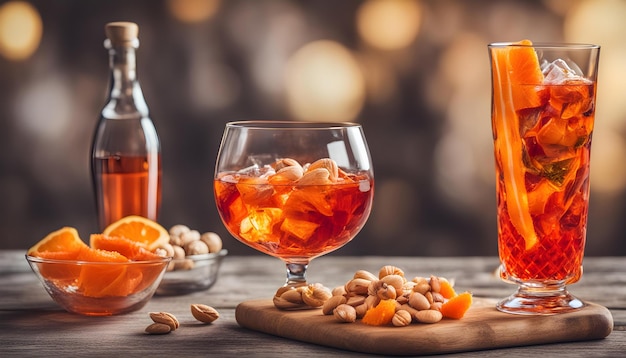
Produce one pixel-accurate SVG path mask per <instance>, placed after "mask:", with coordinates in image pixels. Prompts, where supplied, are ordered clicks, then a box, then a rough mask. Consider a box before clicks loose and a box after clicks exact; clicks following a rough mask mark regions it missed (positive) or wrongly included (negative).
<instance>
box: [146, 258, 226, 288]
mask: <svg viewBox="0 0 626 358" xmlns="http://www.w3.org/2000/svg"><path fill="white" fill-rule="evenodd" d="M227 254H228V250H226V249H222V250H221V251H220V252H215V253H210V254H202V255H189V256H186V257H185V258H184V259H174V260H172V262H170V264H169V265H170V267H169V268H168V271H167V272H165V275H164V276H163V280H162V281H161V284H160V285H159V287H158V288H157V290H156V294H157V295H162V296H174V295H184V294H187V293H192V292H197V291H204V290H208V289H209V288H210V287H211V286H213V284H215V282H216V281H217V277H218V273H219V269H220V266H221V265H222V260H223V259H224V257H225V256H226V255H227Z"/></svg>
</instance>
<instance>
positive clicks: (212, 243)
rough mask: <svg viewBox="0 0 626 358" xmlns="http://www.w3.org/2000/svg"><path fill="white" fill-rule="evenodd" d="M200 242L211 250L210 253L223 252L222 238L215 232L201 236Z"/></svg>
mask: <svg viewBox="0 0 626 358" xmlns="http://www.w3.org/2000/svg"><path fill="white" fill-rule="evenodd" d="M200 241H203V242H204V243H205V244H206V246H207V247H208V248H209V252H210V253H214V252H220V251H221V250H222V238H221V237H220V236H219V235H218V234H217V233H214V232H211V231H209V232H205V233H204V234H202V236H200Z"/></svg>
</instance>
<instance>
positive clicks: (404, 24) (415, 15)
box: [357, 0, 422, 50]
mask: <svg viewBox="0 0 626 358" xmlns="http://www.w3.org/2000/svg"><path fill="white" fill-rule="evenodd" d="M421 17H422V8H421V6H420V3H419V2H417V1H415V0H368V1H365V2H364V3H363V4H362V5H361V6H360V8H359V10H358V12H357V29H358V31H359V34H360V35H361V37H362V38H363V39H364V40H365V42H367V43H368V44H370V45H371V46H374V47H377V48H379V49H383V50H397V49H401V48H404V47H407V46H408V45H410V44H411V43H412V42H413V41H415V38H416V37H417V34H418V33H419V29H420V23H421Z"/></svg>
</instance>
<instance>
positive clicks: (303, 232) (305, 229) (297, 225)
mask: <svg viewBox="0 0 626 358" xmlns="http://www.w3.org/2000/svg"><path fill="white" fill-rule="evenodd" d="M319 226H320V225H319V224H317V223H313V222H310V221H306V220H299V219H293V218H289V217H287V218H285V220H284V221H283V223H282V225H281V226H280V229H281V230H282V231H284V232H287V233H289V234H291V235H293V236H295V237H297V238H298V239H300V240H302V241H307V240H308V239H309V238H310V237H311V236H313V234H314V233H315V230H317V228H318V227H319Z"/></svg>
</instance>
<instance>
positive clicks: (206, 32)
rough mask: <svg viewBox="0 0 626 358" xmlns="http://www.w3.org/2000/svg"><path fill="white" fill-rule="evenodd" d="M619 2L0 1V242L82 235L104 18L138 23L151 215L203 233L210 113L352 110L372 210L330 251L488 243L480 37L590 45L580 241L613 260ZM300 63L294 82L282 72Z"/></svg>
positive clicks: (486, 119)
mask: <svg viewBox="0 0 626 358" xmlns="http://www.w3.org/2000/svg"><path fill="white" fill-rule="evenodd" d="M625 18H626V1H621V0H574V1H566V0H563V1H560V0H535V1H506V0H504V1H503V0H476V1H464V0H365V1H361V0H342V1H333V0H308V1H287V0H266V1H260V0H257V1H255V0H222V1H220V0H156V1H155V0H134V1H127V0H108V1H82V0H59V1H48V0H37V1H35V0H32V1H0V228H1V229H2V235H1V237H0V249H26V248H28V247H30V246H31V245H32V244H34V243H35V242H37V241H38V240H40V239H41V238H43V237H44V236H45V235H46V234H48V233H49V232H51V231H53V230H56V229H58V228H60V227H63V226H74V227H76V228H77V229H78V230H79V232H80V234H81V236H82V237H83V239H84V240H86V239H88V237H89V234H90V233H95V232H96V231H97V223H96V212H95V203H94V197H93V193H92V188H91V181H90V176H89V147H90V142H91V138H92V134H93V130H94V128H95V125H96V120H97V118H98V116H99V113H100V110H101V108H102V106H103V104H104V101H105V99H106V95H107V89H108V80H109V73H108V54H107V51H106V50H105V49H104V47H103V41H104V38H105V37H104V25H105V24H106V23H107V22H110V21H133V22H136V23H137V24H138V25H139V28H140V32H139V38H140V44H141V45H140V48H139V50H138V55H137V56H138V58H137V65H138V75H139V80H140V82H141V85H142V88H143V91H144V95H145V98H146V101H147V103H148V106H149V107H150V110H151V116H152V119H153V121H154V123H155V125H156V127H157V131H158V133H159V135H160V138H161V145H162V153H163V166H164V169H163V201H162V211H161V216H160V222H161V224H162V225H163V226H165V227H166V228H169V227H170V226H172V225H174V224H186V225H188V226H190V227H191V228H194V229H197V230H199V231H201V232H204V231H215V232H217V233H219V234H220V235H221V236H222V238H223V240H224V246H225V247H226V248H227V249H229V251H230V253H231V254H251V253H254V254H256V251H253V250H251V249H248V248H247V247H246V246H244V245H243V244H241V243H239V242H238V241H236V240H235V239H234V238H232V237H231V236H230V235H229V234H228V233H227V232H226V230H225V229H224V227H223V225H222V223H221V222H220V220H219V216H218V214H217V211H216V209H215V204H214V200H213V193H212V186H211V185H212V184H211V179H212V175H213V169H214V164H215V157H216V154H217V149H218V146H219V141H220V138H221V134H222V131H223V128H224V125H225V123H226V122H228V121H231V120H246V119H293V120H317V121H331V120H337V121H357V122H359V123H361V124H362V125H363V127H364V130H365V134H366V136H367V139H368V143H369V147H370V152H371V154H372V157H373V161H374V170H375V178H376V194H375V199H374V207H373V211H372V214H371V216H370V220H369V221H368V223H367V225H366V226H365V228H364V229H363V230H362V231H361V233H360V234H359V235H358V236H357V237H356V239H355V240H354V241H352V242H350V243H349V244H347V245H346V246H345V247H343V248H341V249H340V250H338V251H336V252H335V253H334V254H342V255H428V256H444V255H445V256H456V255H458V256H464V255H497V247H496V246H497V244H496V206H495V186H494V164H493V147H492V138H491V122H490V100H491V99H490V96H491V90H490V69H489V60H488V54H487V44H488V43H489V42H496V41H517V40H521V39H523V38H528V39H531V40H533V41H567V42H592V43H597V44H599V45H601V46H602V51H601V56H600V57H601V60H600V62H601V63H600V71H599V90H598V97H599V100H598V107H597V112H596V118H597V122H596V126H595V132H594V141H593V150H592V165H591V167H592V170H591V189H592V194H591V206H590V214H589V224H588V240H587V251H586V252H587V255H590V256H595V255H625V254H626V241H625V240H624V231H625V230H626V220H624V218H625V216H626V210H625V209H626V207H625V204H626V200H625V199H626V165H624V163H626V122H625V121H624V119H626V84H624V83H625V82H626V66H624V61H625V60H624V59H626V21H624V19H625ZM296 73H297V74H298V75H297V76H295V75H294V74H296Z"/></svg>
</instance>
